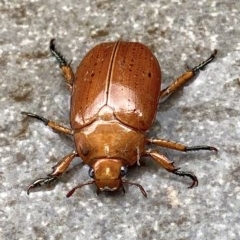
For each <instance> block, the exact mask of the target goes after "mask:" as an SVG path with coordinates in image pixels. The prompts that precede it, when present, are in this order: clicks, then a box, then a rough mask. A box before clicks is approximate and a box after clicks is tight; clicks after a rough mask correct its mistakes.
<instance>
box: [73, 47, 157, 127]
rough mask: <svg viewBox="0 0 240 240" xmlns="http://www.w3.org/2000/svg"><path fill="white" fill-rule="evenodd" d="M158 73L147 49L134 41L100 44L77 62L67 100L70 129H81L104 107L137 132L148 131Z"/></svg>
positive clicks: (154, 60) (151, 119) (155, 95)
mask: <svg viewBox="0 0 240 240" xmlns="http://www.w3.org/2000/svg"><path fill="white" fill-rule="evenodd" d="M160 84H161V70H160V66H159V63H158V61H157V59H156V58H155V56H154V55H153V54H152V53H151V51H150V50H149V48H147V47H146V46H145V45H143V44H141V43H136V42H109V43H102V44H99V45H97V46H96V47H94V48H93V49H92V50H90V51H89V52H88V53H87V55H86V56H85V57H84V59H83V60H82V62H81V63H80V65H79V67H78V70H77V73H76V79H75V81H74V84H73V93H72V98H71V106H72V107H71V126H72V129H75V130H76V129H81V128H83V127H84V126H86V125H89V124H91V123H92V122H93V121H95V120H96V118H97V117H98V113H99V111H100V110H101V109H102V108H103V107H104V106H106V105H107V106H109V107H110V108H111V109H112V110H113V114H114V116H115V118H116V119H117V120H118V121H120V122H122V123H123V124H125V125H127V126H129V127H131V128H133V129H136V130H139V131H146V130H148V129H149V128H150V126H151V124H152V122H153V120H154V117H155V114H156V111H157V106H158V101H159V93H160Z"/></svg>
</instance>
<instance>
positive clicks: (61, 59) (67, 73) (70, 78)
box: [49, 39, 75, 91]
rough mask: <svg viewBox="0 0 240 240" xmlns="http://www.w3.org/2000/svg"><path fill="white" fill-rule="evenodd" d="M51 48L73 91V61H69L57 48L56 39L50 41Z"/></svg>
mask: <svg viewBox="0 0 240 240" xmlns="http://www.w3.org/2000/svg"><path fill="white" fill-rule="evenodd" d="M49 48H50V52H51V53H52V55H53V56H54V57H55V58H56V59H57V61H58V63H59V66H60V68H61V70H62V73H63V76H64V79H65V81H66V83H67V85H68V88H69V90H70V91H72V85H73V82H74V79H75V75H74V73H73V70H72V68H71V66H70V65H71V63H68V62H67V61H66V59H65V58H64V57H63V56H62V54H61V53H60V52H58V51H57V50H56V47H55V39H52V40H51V41H50V46H49Z"/></svg>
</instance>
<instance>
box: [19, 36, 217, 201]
mask: <svg viewBox="0 0 240 240" xmlns="http://www.w3.org/2000/svg"><path fill="white" fill-rule="evenodd" d="M50 51H51V53H52V54H53V55H54V56H55V58H56V59H57V61H58V63H59V65H60V68H61V71H62V73H63V76H64V79H65V81H66V83H67V85H68V87H69V90H70V92H71V106H70V124H71V128H68V127H65V126H62V125H61V124H58V123H56V122H54V121H52V120H48V119H46V118H44V117H42V116H39V115H36V114H33V113H30V112H22V114H24V115H27V116H29V117H33V118H36V119H38V120H40V121H42V122H43V123H44V124H45V125H47V126H49V127H50V128H52V129H53V130H55V131H57V132H59V133H64V134H69V135H72V136H73V138H74V141H75V146H76V150H74V151H73V152H72V153H70V154H68V155H66V156H65V157H64V158H63V159H61V160H60V161H59V162H58V163H57V164H56V165H55V166H54V167H53V171H52V172H51V173H50V174H48V175H47V176H46V177H44V178H39V179H37V180H35V181H34V182H33V183H32V184H30V185H29V187H28V189H27V193H28V194H29V192H30V190H31V189H32V188H35V187H37V186H41V185H42V184H49V183H51V182H52V181H54V180H56V179H57V178H58V177H60V176H61V175H62V174H63V173H64V172H65V171H66V170H67V168H68V167H69V165H70V163H71V161H72V160H73V159H74V158H75V157H80V158H81V159H82V160H83V162H84V163H85V164H87V165H88V166H89V167H90V168H89V176H90V177H91V178H92V180H91V181H88V182H86V183H81V184H79V185H77V186H76V187H74V188H73V189H72V190H71V191H69V193H68V194H67V197H70V196H71V195H72V194H73V193H74V191H75V190H76V189H77V188H81V187H82V186H84V185H89V184H95V185H96V187H97V192H100V191H115V190H118V189H119V188H122V190H123V192H125V190H124V184H127V185H134V186H137V187H138V188H139V189H140V190H141V192H142V194H143V195H144V196H145V197H147V193H146V191H145V190H144V188H143V187H142V186H141V185H140V184H138V183H135V182H130V181H128V180H126V179H125V175H126V173H127V168H128V167H130V166H133V165H135V164H137V163H139V159H140V157H142V156H150V157H151V158H152V159H154V160H155V161H156V162H157V163H158V164H159V165H160V166H162V167H163V168H164V169H166V170H167V171H169V172H171V173H174V174H176V175H178V176H187V177H189V178H190V179H191V180H192V184H191V186H190V187H189V188H192V187H194V186H197V184H198V179H197V177H196V176H195V175H194V174H193V173H191V172H186V171H181V170H180V169H179V168H176V167H175V166H174V164H173V162H172V161H170V160H169V159H168V158H167V157H166V156H164V155H162V154H161V153H160V152H158V151H156V150H151V148H147V146H148V145H150V144H155V145H158V146H161V147H165V148H170V149H174V150H178V151H183V152H188V151H195V150H213V151H217V149H216V148H215V147H212V146H206V145H200V146H191V147H189V146H186V145H184V144H180V143H177V142H173V141H169V140H165V139H155V138H152V139H148V138H147V131H148V130H149V128H150V127H151V125H152V123H153V121H154V119H155V115H156V112H157V107H158V104H159V101H160V100H161V99H164V98H166V97H168V96H169V95H170V94H171V93H173V92H175V91H176V90H177V89H179V88H180V87H181V86H183V85H184V84H185V83H186V82H187V81H189V80H190V79H192V78H193V77H194V76H195V75H196V74H197V73H198V72H199V70H202V69H203V68H204V67H205V66H206V65H207V64H208V63H210V62H211V61H212V60H213V59H214V58H215V56H216V54H217V50H214V52H213V53H212V54H211V56H210V57H209V58H208V59H207V60H205V61H203V62H202V63H201V64H199V65H197V66H196V67H194V68H192V69H191V70H189V71H187V72H185V73H184V74H183V75H181V76H180V77H178V78H177V79H176V80H174V81H173V82H172V83H171V84H170V85H169V86H168V87H166V88H165V89H162V90H161V69H160V66H159V63H158V61H157V59H156V58H155V56H154V55H153V54H152V52H151V51H150V50H149V48H148V47H146V46H145V45H143V44H141V43H138V42H122V41H118V42H106V43H101V44H99V45H97V46H95V47H94V48H93V49H92V50H90V51H89V52H88V53H87V55H86V56H85V57H84V58H83V60H82V62H81V63H80V65H79V66H78V69H77V72H76V74H74V73H73V70H72V68H71V66H70V64H69V63H68V62H67V61H66V60H65V58H64V57H63V56H62V55H61V54H60V52H58V51H57V49H56V47H55V41H54V39H52V40H51V41H50Z"/></svg>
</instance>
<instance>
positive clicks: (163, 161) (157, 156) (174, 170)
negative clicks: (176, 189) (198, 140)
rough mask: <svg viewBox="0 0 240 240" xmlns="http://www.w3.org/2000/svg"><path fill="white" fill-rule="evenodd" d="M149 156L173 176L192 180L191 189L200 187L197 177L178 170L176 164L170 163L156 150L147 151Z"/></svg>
mask: <svg viewBox="0 0 240 240" xmlns="http://www.w3.org/2000/svg"><path fill="white" fill-rule="evenodd" d="M145 154H146V155H147V156H150V157H152V158H153V159H154V160H155V161H156V162H157V163H158V164H159V165H161V166H162V167H163V168H164V169H166V170H167V171H168V172H171V173H173V174H176V175H178V176H182V177H185V176H186V177H189V178H191V180H192V184H191V185H190V186H189V188H192V187H194V186H197V185H198V179H197V177H196V176H195V175H194V174H193V173H191V172H185V171H180V170H179V168H176V167H175V166H174V162H173V161H170V160H169V159H168V158H167V157H166V156H164V155H162V154H160V153H158V152H157V151H154V150H147V151H146V152H145Z"/></svg>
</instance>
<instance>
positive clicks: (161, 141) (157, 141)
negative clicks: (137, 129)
mask: <svg viewBox="0 0 240 240" xmlns="http://www.w3.org/2000/svg"><path fill="white" fill-rule="evenodd" d="M147 143H148V144H156V145H158V146H160V147H165V148H171V149H174V150H177V151H182V152H190V151H199V150H208V151H215V152H217V151H218V150H217V148H215V147H212V146H207V145H199V146H191V147H188V146H186V145H184V144H181V143H177V142H172V141H169V140H166V139H155V138H153V139H147Z"/></svg>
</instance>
